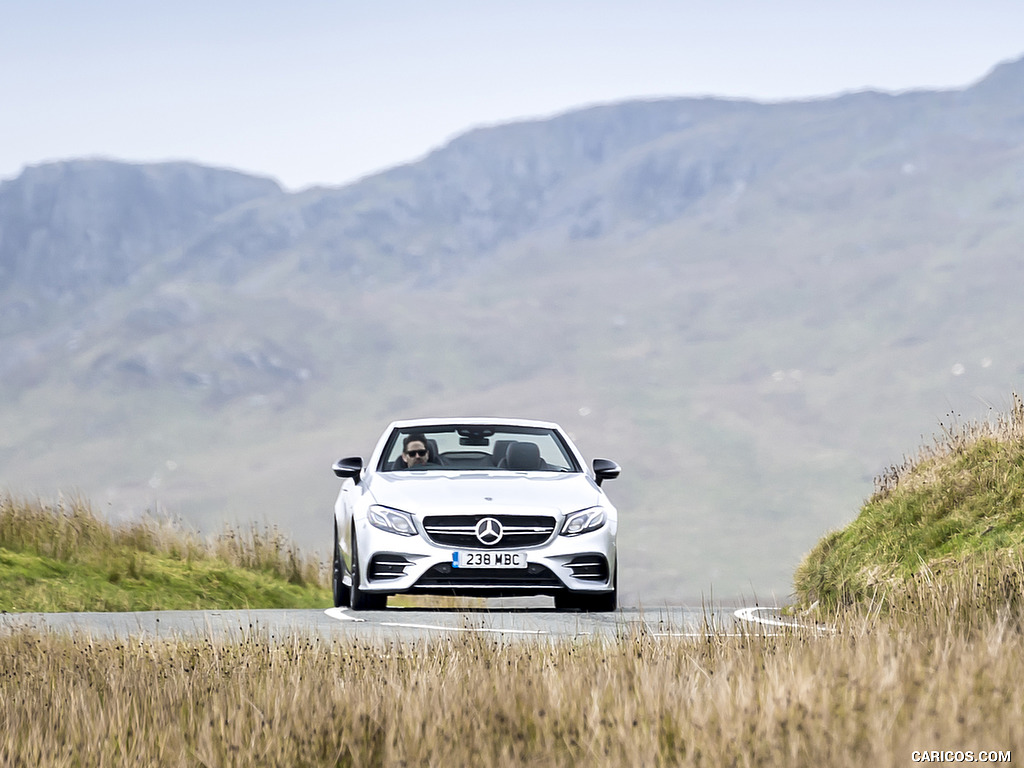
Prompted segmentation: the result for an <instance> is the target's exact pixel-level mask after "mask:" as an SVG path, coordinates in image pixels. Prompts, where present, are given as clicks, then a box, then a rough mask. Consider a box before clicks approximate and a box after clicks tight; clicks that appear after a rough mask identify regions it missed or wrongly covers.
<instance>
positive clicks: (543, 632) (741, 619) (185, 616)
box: [0, 606, 790, 641]
mask: <svg viewBox="0 0 1024 768" xmlns="http://www.w3.org/2000/svg"><path fill="white" fill-rule="evenodd" d="M784 625H785V626H789V625H790V622H789V621H788V620H785V619H782V618H781V617H779V616H778V615H777V614H776V613H775V612H774V610H773V609H765V608H741V609H734V608H716V609H714V610H711V609H702V608H687V607H670V606H666V607H661V608H655V609H643V610H641V609H638V608H624V609H621V610H619V611H616V612H615V613H560V612H557V611H555V610H553V609H551V608H548V607H533V606H525V607H519V606H504V607H497V608H491V607H489V608H487V609H466V608H462V609H448V608H434V609H428V608H389V609H387V610H385V611H362V612H358V613H354V612H352V611H350V610H348V609H342V608H331V609H327V610H321V609H301V610H300V609H291V610H235V611H145V612H135V613H20V614H12V613H4V614H0V632H2V631H11V630H16V629H19V628H30V629H40V630H48V631H64V632H82V633H86V634H88V635H90V636H93V637H137V636H146V637H153V638H166V639H174V638H184V639H188V638H207V637H209V638H218V639H232V638H241V637H244V636H246V635H247V634H249V633H258V634H259V635H261V636H265V637H268V638H284V637H289V636H294V635H304V634H315V635H320V636H323V637H341V638H351V639H354V640H380V641H388V640H402V641H415V640H423V639H429V638H436V637H445V636H451V635H453V634H456V633H464V632H476V633H483V634H487V635H489V636H494V637H495V638H503V639H506V640H512V639H516V638H531V637H532V638H551V639H571V638H590V637H596V638H606V639H612V638H614V637H616V636H619V635H622V634H628V633H630V632H633V631H642V632H648V633H650V634H652V635H655V636H662V637H674V636H678V637H686V636H693V637H701V636H704V635H705V634H707V631H708V629H709V628H714V629H715V630H717V631H719V632H722V633H726V634H733V633H738V632H743V631H745V632H751V631H755V632H765V631H768V632H770V631H775V630H776V629H777V628H778V627H780V626H784Z"/></svg>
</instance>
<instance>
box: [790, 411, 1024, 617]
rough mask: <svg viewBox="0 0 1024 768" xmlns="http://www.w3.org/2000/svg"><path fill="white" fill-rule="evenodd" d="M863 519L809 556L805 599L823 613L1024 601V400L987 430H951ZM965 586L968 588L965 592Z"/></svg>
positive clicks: (880, 488)
mask: <svg viewBox="0 0 1024 768" xmlns="http://www.w3.org/2000/svg"><path fill="white" fill-rule="evenodd" d="M876 486H877V487H876V492H875V494H874V495H873V496H872V497H871V498H870V499H869V500H868V502H867V503H866V504H865V505H864V507H863V508H862V509H861V512H860V515H859V516H858V517H857V519H856V520H854V521H853V522H852V523H850V524H849V525H848V526H846V527H845V528H843V529H842V530H839V531H835V532H833V533H831V534H829V535H828V536H826V537H825V538H824V539H822V540H821V541H820V542H819V543H818V545H817V546H816V547H815V548H814V549H813V550H812V551H811V552H810V553H809V554H808V555H807V557H806V558H805V559H804V561H803V562H802V563H801V564H800V567H799V568H798V569H797V572H796V575H795V586H796V591H797V595H798V597H799V600H800V602H801V603H803V604H804V605H810V604H813V603H818V604H819V605H820V606H821V607H822V608H824V609H826V610H834V609H836V608H840V607H844V606H850V605H855V604H859V605H867V604H873V605H894V604H902V605H904V606H905V605H906V604H907V603H908V600H907V598H910V601H909V602H910V603H911V604H912V603H913V598H915V596H917V595H919V594H921V593H922V592H923V591H927V592H930V593H935V592H943V591H947V590H951V591H952V592H954V593H955V594H957V595H958V599H960V600H962V601H964V602H966V603H968V604H969V605H966V606H965V608H968V609H978V608H982V609H984V608H992V607H1000V606H1004V605H1007V604H1013V603H1019V601H1020V600H1021V596H1022V594H1024V568H1022V566H1024V558H1022V555H1024V401H1022V400H1021V399H1020V398H1019V397H1017V396H1014V400H1013V408H1012V410H1011V411H1010V412H1009V413H1008V414H1005V415H1001V416H998V417H995V418H994V419H992V420H990V421H985V422H970V423H967V424H962V425H958V424H953V425H950V426H947V427H946V428H945V431H944V432H943V434H942V436H941V437H940V438H938V439H936V440H935V441H934V442H933V443H932V444H931V445H928V446H925V447H923V448H922V449H921V451H920V452H919V453H918V454H917V455H916V456H914V457H911V458H908V459H906V460H905V461H904V462H903V463H901V464H899V465H894V466H892V467H890V469H889V470H888V471H887V472H886V473H884V474H883V475H882V476H881V477H880V478H879V479H878V480H877V482H876ZM965 588H966V589H965Z"/></svg>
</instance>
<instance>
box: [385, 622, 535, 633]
mask: <svg viewBox="0 0 1024 768" xmlns="http://www.w3.org/2000/svg"><path fill="white" fill-rule="evenodd" d="M380 626H382V627H408V628H409V629H437V630H440V631H442V632H496V633H498V634H502V635H546V634H547V633H548V632H547V630H546V629H501V628H498V627H443V626H440V625H438V624H403V623H400V622H397V621H382V622H381V623H380Z"/></svg>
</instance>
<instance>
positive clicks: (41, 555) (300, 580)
mask: <svg viewBox="0 0 1024 768" xmlns="http://www.w3.org/2000/svg"><path fill="white" fill-rule="evenodd" d="M329 600H330V595H329V592H328V590H327V586H326V584H325V574H324V573H323V571H322V567H321V564H320V563H319V562H318V561H317V560H315V559H312V558H307V557H305V556H304V555H303V554H302V553H301V552H300V551H299V550H298V548H297V547H296V546H295V545H294V544H292V543H291V542H289V541H288V540H287V539H286V537H285V536H284V535H283V534H282V533H281V532H280V531H279V530H278V529H276V528H270V529H265V530H260V529H259V528H257V527H256V526H253V527H252V528H250V529H249V530H247V531H244V532H238V531H235V530H232V529H230V528H227V529H225V530H224V531H223V532H221V533H220V534H219V535H218V536H216V537H214V538H213V539H211V540H205V541H204V540H203V539H201V538H200V537H199V536H198V535H197V534H196V533H194V532H190V531H186V530H184V529H183V528H182V527H181V526H180V525H178V524H176V523H174V522H173V521H171V520H169V519H164V520H156V519H153V518H147V519H143V520H138V521H134V522H131V523H127V524H125V525H120V526H117V525H112V524H110V523H109V522H107V521H105V520H103V519H102V518H101V517H99V516H98V515H97V514H96V513H95V512H94V511H93V509H92V507H91V506H90V505H89V503H88V502H86V501H84V500H83V499H80V498H74V497H72V498H67V497H61V498H59V499H58V500H57V502H56V503H54V504H49V503H46V502H43V501H41V500H26V499H19V498H15V497H14V496H11V495H10V494H6V495H0V610H3V611H10V612H26V611H46V612H53V611H133V610H157V609H163V610H184V609H193V610H194V609H203V608H220V609H229V608H294V607H320V606H323V605H329V604H330V603H329Z"/></svg>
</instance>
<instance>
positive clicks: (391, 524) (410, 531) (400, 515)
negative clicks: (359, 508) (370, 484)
mask: <svg viewBox="0 0 1024 768" xmlns="http://www.w3.org/2000/svg"><path fill="white" fill-rule="evenodd" d="M366 519H367V520H368V521H369V522H370V525H372V526H373V527H374V528H380V529H381V530H382V531H387V532H388V533H397V534H399V535H400V536H415V535H416V525H415V524H414V523H413V521H412V515H410V514H409V513H408V512H402V511H401V510H398V509H391V507H382V506H381V505H380V504H372V505H370V508H369V509H367V510H366Z"/></svg>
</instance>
